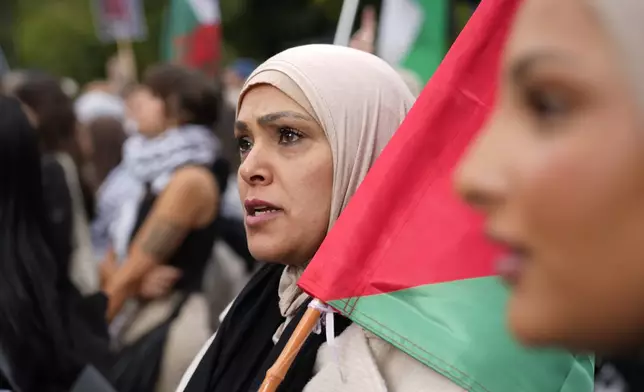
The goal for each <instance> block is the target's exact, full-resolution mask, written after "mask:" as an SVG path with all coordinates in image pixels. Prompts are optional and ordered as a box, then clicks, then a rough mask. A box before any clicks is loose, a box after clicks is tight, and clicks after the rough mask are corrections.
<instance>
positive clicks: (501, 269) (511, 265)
mask: <svg viewBox="0 0 644 392" xmlns="http://www.w3.org/2000/svg"><path fill="white" fill-rule="evenodd" d="M524 265H525V255H524V254H522V253H519V252H513V253H509V254H507V255H505V256H502V257H501V258H500V259H499V260H498V261H497V263H496V271H497V273H498V274H499V275H500V276H501V277H502V278H503V280H505V281H506V282H507V283H508V284H509V285H511V286H516V285H517V284H519V281H520V280H521V275H522V273H523V267H524Z"/></svg>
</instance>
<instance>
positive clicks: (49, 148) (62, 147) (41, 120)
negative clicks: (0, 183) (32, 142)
mask: <svg viewBox="0 0 644 392" xmlns="http://www.w3.org/2000/svg"><path fill="white" fill-rule="evenodd" d="M14 94H15V96H16V97H18V99H19V100H20V102H22V103H23V104H25V105H26V106H28V107H29V108H30V109H31V110H32V111H33V112H34V114H35V115H36V117H37V120H38V125H37V130H38V141H39V145H40V150H41V152H42V153H45V154H48V153H56V152H65V153H67V154H69V156H71V158H72V159H73V160H74V163H75V164H76V170H77V171H78V175H79V181H80V187H81V191H82V192H83V199H84V200H83V201H84V203H85V209H86V212H87V216H88V217H89V218H90V219H91V218H92V217H93V216H94V192H93V187H92V186H91V181H90V179H89V178H87V176H86V175H85V173H84V171H83V170H82V169H83V168H84V167H85V164H86V158H87V157H85V156H84V154H83V152H82V149H81V146H80V143H79V141H78V137H77V123H76V114H75V113H74V102H73V101H72V99H71V98H70V97H68V96H67V94H65V92H64V91H63V89H62V87H61V85H60V80H58V79H57V78H55V77H53V76H50V75H48V74H45V73H33V74H30V75H29V76H28V77H27V78H26V79H25V81H24V82H22V83H21V84H19V85H18V87H16V89H15V91H14Z"/></svg>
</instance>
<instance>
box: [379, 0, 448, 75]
mask: <svg viewBox="0 0 644 392" xmlns="http://www.w3.org/2000/svg"><path fill="white" fill-rule="evenodd" d="M450 1H454V0H383V3H382V10H381V13H380V24H379V36H378V55H379V56H380V57H382V58H383V59H385V60H386V61H387V62H389V63H390V64H392V65H395V66H398V67H401V68H405V69H408V70H410V71H412V72H414V73H415V74H416V75H417V76H418V78H419V79H420V80H421V82H422V83H423V84H425V83H426V82H427V81H428V80H429V78H430V77H431V76H432V74H433V73H434V71H436V68H438V65H439V64H440V63H441V61H442V60H443V57H444V56H445V53H446V52H447V45H448V41H449V19H450Z"/></svg>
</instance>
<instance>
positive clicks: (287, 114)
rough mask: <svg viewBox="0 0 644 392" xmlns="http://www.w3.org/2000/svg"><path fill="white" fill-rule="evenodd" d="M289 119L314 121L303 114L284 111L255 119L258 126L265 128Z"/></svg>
mask: <svg viewBox="0 0 644 392" xmlns="http://www.w3.org/2000/svg"><path fill="white" fill-rule="evenodd" d="M289 117H290V118H295V119H298V120H304V121H314V120H313V119H312V118H311V117H309V116H307V115H305V114H302V113H298V112H291V111H284V112H275V113H268V114H265V115H263V116H260V117H258V118H257V123H258V124H259V125H262V126H265V125H268V124H270V123H273V122H275V121H277V120H279V119H282V118H289Z"/></svg>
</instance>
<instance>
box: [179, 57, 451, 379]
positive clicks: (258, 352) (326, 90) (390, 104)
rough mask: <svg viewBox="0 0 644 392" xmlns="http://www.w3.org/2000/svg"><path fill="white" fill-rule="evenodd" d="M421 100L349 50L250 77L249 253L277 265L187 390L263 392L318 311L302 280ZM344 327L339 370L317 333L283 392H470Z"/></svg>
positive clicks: (246, 135)
mask: <svg viewBox="0 0 644 392" xmlns="http://www.w3.org/2000/svg"><path fill="white" fill-rule="evenodd" d="M340 91H342V94H338V92H340ZM413 102H414V97H413V96H412V94H411V93H410V91H409V89H408V88H407V87H406V86H405V84H404V82H403V81H402V80H401V78H400V77H399V76H398V74H397V73H396V71H395V70H394V69H393V68H391V67H390V66H389V65H387V64H386V63H385V62H384V61H383V60H381V59H379V58H377V57H376V56H373V55H371V54H368V53H365V52H363V51H359V50H356V49H351V48H345V47H340V46H331V45H308V46H303V47H297V48H293V49H289V50H287V51H285V52H282V53H280V54H278V55H276V56H274V57H273V58H271V59H269V60H267V61H266V62H265V63H264V64H262V65H260V67H259V68H258V69H257V70H256V71H255V72H254V73H253V74H252V75H251V76H250V78H249V80H248V81H247V83H246V85H245V87H244V89H243V90H242V93H241V96H240V98H239V104H238V116H237V122H236V125H235V128H236V129H235V134H236V137H237V139H238V141H239V149H240V153H241V156H242V164H241V167H240V169H239V181H240V184H239V188H240V196H241V198H242V199H243V202H244V206H245V210H246V214H245V225H246V231H247V235H248V244H249V248H250V250H251V252H252V253H253V255H254V256H255V257H256V258H257V259H259V260H262V261H266V262H268V263H267V264H266V265H265V266H264V267H263V268H262V269H261V270H260V271H259V272H258V273H257V274H256V275H255V276H254V277H253V279H252V280H251V281H250V282H249V284H248V285H247V286H246V287H245V289H244V290H243V291H242V293H241V294H240V295H239V297H238V298H237V299H236V300H235V302H234V304H233V305H232V308H231V309H230V311H229V312H228V314H227V316H226V318H225V319H224V321H223V323H222V325H221V326H220V328H219V331H218V332H217V334H216V336H215V338H214V341H213V342H212V343H211V344H209V346H207V348H206V349H205V352H204V353H202V356H201V358H198V359H197V361H196V363H198V365H197V366H196V370H194V372H193V373H192V374H191V373H190V372H189V373H188V374H187V376H186V378H185V380H184V383H183V384H184V385H185V384H187V386H186V387H185V389H182V388H179V390H184V391H186V392H215V391H221V392H223V391H226V392H238V391H240V392H241V391H248V390H257V388H258V387H259V385H260V383H261V382H262V380H263V378H264V375H265V373H266V369H267V368H268V366H270V365H272V363H273V361H274V360H275V358H276V356H277V355H278V354H279V352H280V351H281V349H282V348H283V346H284V344H285V343H286V341H287V340H288V338H289V336H290V334H291V333H292V332H293V327H294V326H295V325H297V323H298V321H299V319H300V318H301V317H302V314H303V312H304V310H306V308H307V304H308V303H309V302H310V297H308V296H307V295H305V294H303V293H302V292H301V291H300V290H299V289H298V287H297V285H296V282H297V279H298V277H299V276H300V274H301V272H302V270H303V268H304V266H305V265H306V264H307V262H308V261H309V260H310V259H311V257H312V256H313V254H314V253H315V252H316V250H317V248H318V247H319V245H320V243H321V242H322V240H323V239H324V237H325V236H326V234H327V231H328V230H329V228H330V227H332V226H333V224H334V222H335V220H336V219H337V217H338V216H339V215H340V213H341V211H342V210H343V208H344V207H345V206H346V204H347V203H348V201H349V199H350V198H351V197H352V195H353V193H354V191H355V189H356V188H357V187H358V185H359V184H360V182H361V180H362V178H363V177H364V176H365V175H366V173H367V171H368V170H369V168H370V167H371V165H372V164H373V162H374V160H375V159H376V158H377V156H378V154H379V152H380V151H381V150H382V149H383V148H384V146H385V144H386V143H387V142H388V141H389V139H390V138H391V136H392V135H393V133H394V132H395V130H396V128H397V127H398V126H399V124H400V123H401V122H402V120H403V119H404V117H405V115H406V114H407V112H408V111H409V109H410V108H411V106H412V104H413ZM337 319H338V322H337V327H338V328H337V330H336V332H338V333H339V336H338V340H339V344H340V345H341V346H342V352H341V353H340V357H337V359H338V361H339V362H336V360H335V358H336V357H335V356H334V352H333V350H331V349H330V348H329V347H328V346H327V345H324V344H323V343H324V338H323V336H321V335H320V336H318V335H316V336H314V337H313V338H312V339H310V340H309V342H308V345H307V348H306V353H305V354H303V355H302V356H300V357H298V359H297V361H296V364H295V368H296V370H294V371H293V372H291V373H290V374H291V376H290V377H289V378H288V379H287V380H286V381H285V383H284V384H283V386H282V388H283V389H281V390H284V391H302V390H305V391H307V392H312V391H358V390H365V391H374V392H378V391H381V392H385V391H388V390H391V391H394V390H395V391H410V392H411V391H414V392H416V391H420V390H436V391H446V392H447V391H459V392H460V391H464V390H463V389H462V388H460V387H458V386H456V385H455V384H453V383H452V382H450V381H449V380H448V379H447V378H445V377H443V376H441V375H439V374H438V373H436V372H434V371H433V370H432V369H430V368H427V367H424V366H423V365H422V364H421V363H419V362H417V361H415V360H414V359H412V358H411V357H409V356H407V355H406V354H404V353H403V352H401V351H399V350H397V349H395V348H394V347H393V346H391V345H389V344H388V343H386V342H384V341H382V340H380V339H379V338H377V337H376V336H374V335H371V334H369V333H365V331H364V330H362V329H361V328H360V327H359V326H357V325H349V323H348V320H346V319H344V318H341V317H339V316H338V318H337ZM340 332H341V333H340ZM338 366H339V368H338ZM188 379H189V380H188Z"/></svg>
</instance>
